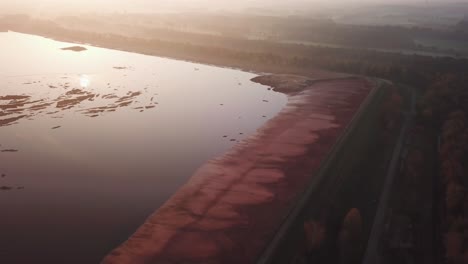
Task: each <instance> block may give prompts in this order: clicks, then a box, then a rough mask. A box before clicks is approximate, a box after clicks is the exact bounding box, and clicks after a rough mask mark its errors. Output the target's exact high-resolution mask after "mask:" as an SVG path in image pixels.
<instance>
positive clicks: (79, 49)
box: [61, 46, 88, 52]
mask: <svg viewBox="0 0 468 264" xmlns="http://www.w3.org/2000/svg"><path fill="white" fill-rule="evenodd" d="M61 50H71V51H75V52H81V51H85V50H88V49H87V48H85V47H81V46H72V47H67V48H62V49H61Z"/></svg>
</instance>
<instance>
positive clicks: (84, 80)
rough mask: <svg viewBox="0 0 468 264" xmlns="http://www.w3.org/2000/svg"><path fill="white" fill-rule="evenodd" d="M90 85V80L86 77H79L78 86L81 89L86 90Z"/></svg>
mask: <svg viewBox="0 0 468 264" xmlns="http://www.w3.org/2000/svg"><path fill="white" fill-rule="evenodd" d="M90 84H91V79H90V78H89V76H88V75H84V74H83V75H80V86H81V88H87V87H88V86H89V85H90Z"/></svg>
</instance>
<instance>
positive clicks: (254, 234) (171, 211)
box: [103, 78, 372, 264]
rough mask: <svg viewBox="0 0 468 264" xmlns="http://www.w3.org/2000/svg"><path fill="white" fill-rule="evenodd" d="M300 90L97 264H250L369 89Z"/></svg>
mask: <svg viewBox="0 0 468 264" xmlns="http://www.w3.org/2000/svg"><path fill="white" fill-rule="evenodd" d="M301 83H304V84H305V85H304V86H303V87H302V88H301V89H295V90H294V92H291V93H290V94H289V102H288V104H287V106H286V107H285V108H284V109H283V110H282V111H281V112H280V114H278V115H277V116H276V117H275V118H273V119H271V120H270V121H268V122H267V123H266V124H265V125H264V126H263V127H262V128H260V129H259V130H258V131H257V133H256V134H255V135H253V136H251V137H250V138H248V139H247V140H244V141H242V142H241V143H239V144H237V145H236V146H235V147H234V148H233V149H232V150H230V151H229V152H228V153H226V154H224V155H223V156H221V157H218V158H215V159H213V160H211V161H209V162H207V163H206V164H205V165H203V166H202V167H201V168H200V169H199V170H198V171H196V172H195V174H194V175H193V176H192V177H191V179H190V180H189V181H188V182H187V183H186V184H185V185H184V186H183V187H182V188H180V190H179V191H178V192H176V193H175V194H174V195H173V196H172V198H170V199H169V200H168V201H167V202H166V203H165V204H164V205H163V206H162V207H161V208H160V209H159V210H158V211H156V212H155V213H154V214H153V215H152V216H150V217H149V218H148V219H147V221H146V222H145V223H144V224H143V225H142V226H141V227H140V228H139V229H138V230H137V231H136V232H135V234H134V235H133V236H131V237H130V238H129V239H128V240H127V241H126V242H125V243H124V244H123V245H121V246H120V247H118V248H117V249H115V250H114V251H112V252H111V254H110V255H108V256H107V257H106V258H105V259H104V260H103V263H105V264H127V263H128V264H130V263H131V264H140V263H204V264H209V263H227V264H229V263H236V264H238V263H254V262H255V261H256V259H257V258H258V257H259V255H260V254H261V252H262V251H263V249H264V248H265V246H266V245H267V244H268V242H269V240H270V239H271V238H272V237H273V235H274V233H275V230H277V228H278V227H279V226H280V224H281V221H282V219H283V218H284V216H285V215H286V214H287V212H288V211H289V209H290V208H291V205H292V204H293V203H294V202H295V199H296V198H297V197H298V194H300V193H302V192H303V191H304V189H305V188H306V185H307V183H308V182H309V181H310V179H311V178H312V177H314V173H315V172H316V171H317V170H318V169H319V167H320V164H321V162H322V160H323V159H324V158H325V157H326V156H327V154H328V153H329V151H330V149H331V148H332V146H333V145H334V144H335V142H336V140H337V139H338V137H339V136H340V135H341V134H342V133H343V131H344V129H345V127H346V126H347V125H348V124H349V123H350V121H351V119H352V118H353V116H354V115H355V113H356V111H357V110H358V109H359V107H360V105H361V103H362V102H363V101H364V99H365V98H366V97H367V96H368V94H369V92H370V90H371V89H372V86H371V84H370V83H369V82H368V81H367V80H364V79H359V78H354V79H343V80H329V81H323V82H317V83H313V82H310V81H304V82H302V81H301ZM301 85H302V84H301Z"/></svg>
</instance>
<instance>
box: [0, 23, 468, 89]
mask: <svg viewBox="0 0 468 264" xmlns="http://www.w3.org/2000/svg"><path fill="white" fill-rule="evenodd" d="M17 20H19V21H16V22H15V20H13V19H11V18H4V19H0V28H2V26H3V28H8V29H10V30H15V31H19V32H24V33H31V34H37V35H43V36H46V37H51V38H56V39H59V40H64V41H79V42H83V43H90V44H93V45H97V46H103V47H107V48H115V49H121V50H128V51H134V52H140V53H145V54H150V55H158V56H167V57H173V58H177V59H184V60H193V61H198V62H202V63H209V64H216V65H223V66H232V67H239V68H243V69H246V70H253V71H260V72H282V73H301V74H304V73H306V72H307V71H313V70H314V69H317V68H319V69H327V70H331V71H336V72H345V73H352V74H362V75H369V76H374V77H379V78H384V79H389V80H394V81H397V82H401V83H406V84H409V85H412V86H416V87H427V86H429V85H430V84H431V83H432V82H433V81H434V80H435V79H437V78H438V76H443V75H446V74H452V75H457V76H458V75H460V76H463V75H466V74H468V60H466V59H455V58H450V57H429V56H420V55H404V54H396V53H389V52H379V51H372V50H357V49H346V48H331V47H313V46H305V45H297V44H280V43H275V42H269V41H260V40H244V39H235V38H228V37H219V36H204V35H200V34H185V38H184V39H178V40H177V41H170V40H161V39H159V38H158V35H154V36H148V38H145V39H143V38H131V37H125V36H121V35H117V34H100V33H94V32H87V31H82V30H71V29H66V28H63V27H61V26H60V25H58V24H56V23H54V22H52V21H43V20H27V21H26V22H25V21H24V18H23V17H20V18H19V19H17Z"/></svg>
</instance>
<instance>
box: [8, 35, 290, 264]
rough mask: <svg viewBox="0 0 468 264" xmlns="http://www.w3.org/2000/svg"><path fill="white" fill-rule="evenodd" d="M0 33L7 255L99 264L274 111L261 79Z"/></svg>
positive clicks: (277, 98)
mask: <svg viewBox="0 0 468 264" xmlns="http://www.w3.org/2000/svg"><path fill="white" fill-rule="evenodd" d="M70 46H74V45H73V44H70V43H63V42H56V41H53V40H49V39H45V38H41V37H36V36H29V35H24V34H19V33H13V32H8V33H0V60H1V61H2V63H0V83H1V87H0V175H1V177H0V210H1V217H0V262H1V263H80V264H83V263H98V262H99V260H100V259H101V258H102V257H103V256H104V255H105V254H107V253H108V252H109V251H110V250H111V249H112V248H114V247H116V246H117V245H118V244H120V243H121V242H123V241H124V240H125V239H126V238H127V237H128V236H129V235H131V234H132V233H133V231H134V230H135V229H136V228H137V227H138V226H139V225H140V224H141V223H143V222H144V220H145V218H146V217H148V216H149V215H150V214H151V213H152V212H153V211H154V210H156V209H157V208H158V207H159V206H161V205H162V204H163V203H164V201H166V200H167V199H168V198H169V197H170V196H171V194H173V193H174V192H175V191H176V190H177V189H178V188H179V187H180V186H181V185H182V184H183V183H184V182H186V181H187V179H188V178H189V177H190V175H192V173H193V172H194V171H195V170H196V169H197V168H198V167H200V166H201V165H202V164H203V163H204V162H205V161H206V160H208V159H210V158H213V157H215V156H217V155H220V154H222V153H224V152H225V151H227V150H228V149H229V148H231V147H232V146H233V145H234V144H236V143H237V142H238V141H240V140H242V139H243V138H245V137H248V136H249V135H251V134H253V133H255V131H256V129H257V128H259V127H260V126H261V125H262V124H264V123H265V122H266V121H267V120H268V119H269V118H271V117H273V116H275V115H276V114H277V113H278V112H279V111H280V110H281V108H282V107H283V106H284V105H285V104H286V101H287V99H286V96H285V95H282V94H279V93H276V92H273V91H271V90H269V89H268V87H265V86H262V85H259V84H255V83H253V82H251V81H250V79H251V78H252V77H254V76H255V75H254V74H251V73H246V72H241V71H238V70H234V69H226V68H218V67H212V66H206V65H200V64H194V63H189V62H183V61H175V60H170V59H164V58H158V57H151V56H145V55H140V54H133V53H127V52H121V51H114V50H107V49H103V48H96V47H90V46H83V47H85V48H87V50H86V51H83V52H74V51H70V50H61V49H62V48H66V47H70Z"/></svg>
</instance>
